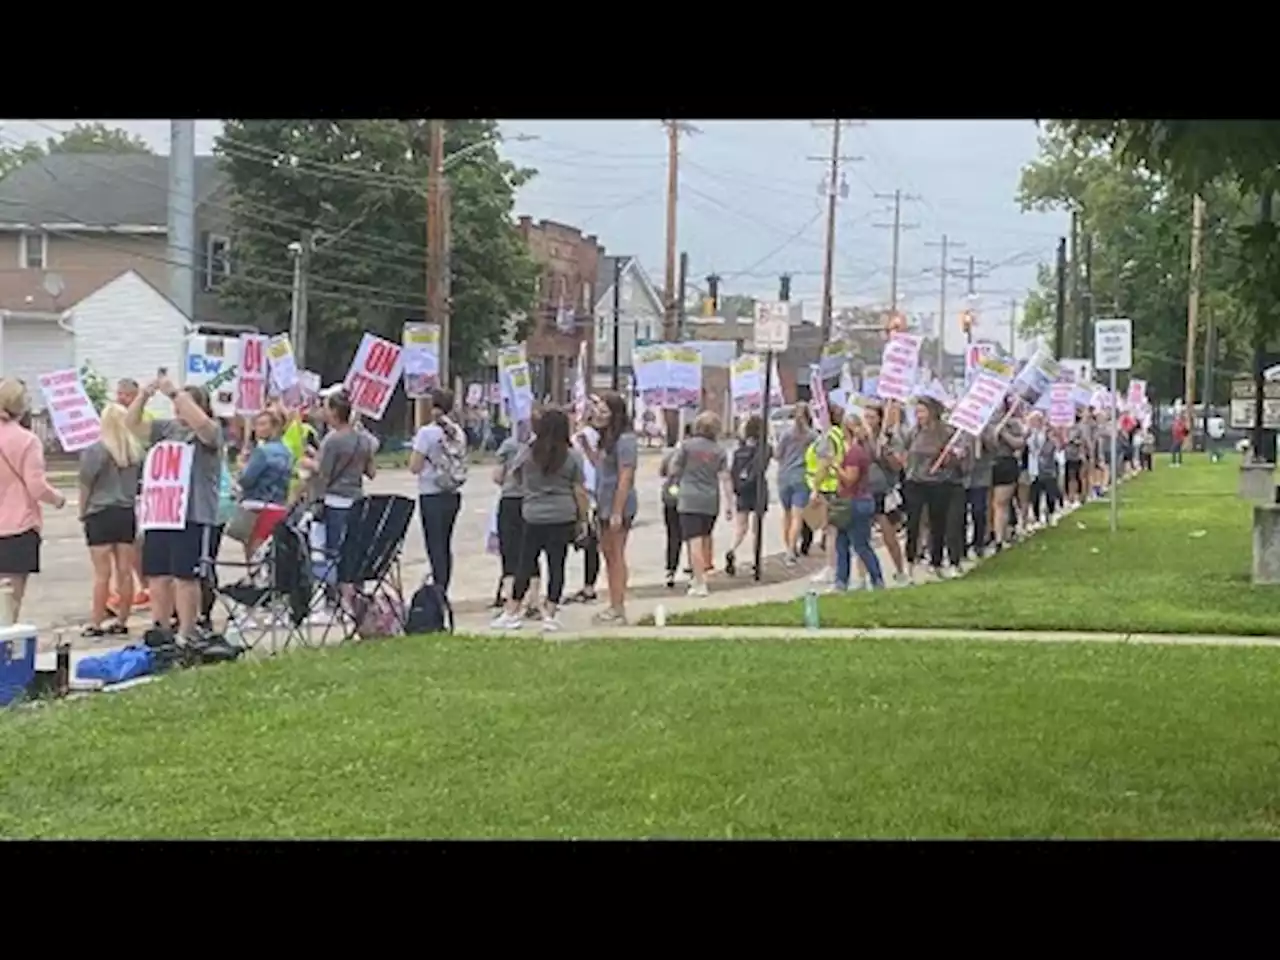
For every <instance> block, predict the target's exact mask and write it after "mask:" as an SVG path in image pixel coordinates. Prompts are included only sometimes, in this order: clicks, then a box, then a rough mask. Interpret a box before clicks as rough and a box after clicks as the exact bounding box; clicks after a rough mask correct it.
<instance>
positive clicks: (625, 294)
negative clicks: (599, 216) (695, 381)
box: [593, 256, 663, 387]
mask: <svg viewBox="0 0 1280 960" xmlns="http://www.w3.org/2000/svg"><path fill="white" fill-rule="evenodd" d="M617 276H621V279H622V284H621V286H620V287H619V288H618V290H619V297H618V368H619V370H621V371H622V379H623V380H624V381H629V380H630V377H631V352H632V351H633V350H634V349H635V345H636V341H637V340H640V341H645V340H661V339H662V333H663V331H662V321H663V309H662V295H661V294H660V293H658V289H657V287H655V286H654V285H653V281H652V280H650V279H649V275H648V274H647V273H645V271H644V268H643V267H642V266H641V265H640V260H639V259H638V258H637V257H634V256H618V257H601V258H600V268H599V271H598V273H597V274H596V282H595V290H596V300H595V306H594V309H593V315H594V319H595V332H594V339H595V358H596V365H595V371H594V376H593V382H594V384H595V385H596V387H604V386H607V385H608V384H609V382H610V380H611V379H612V375H613V288H614V278H615V277H617Z"/></svg>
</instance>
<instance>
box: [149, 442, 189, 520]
mask: <svg viewBox="0 0 1280 960" xmlns="http://www.w3.org/2000/svg"><path fill="white" fill-rule="evenodd" d="M194 457H195V449H194V448H193V447H192V446H191V444H189V443H178V442H177V441H174V440H165V441H163V442H161V443H157V444H156V445H155V446H154V447H152V448H151V450H150V451H149V452H148V453H147V459H146V460H145V461H144V462H143V464H142V496H140V497H139V498H138V528H139V529H140V530H143V531H147V530H181V529H183V528H184V527H186V525H187V503H188V501H189V500H190V499H191V462H192V460H193V459H194Z"/></svg>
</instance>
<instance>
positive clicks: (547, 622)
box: [542, 615, 560, 633]
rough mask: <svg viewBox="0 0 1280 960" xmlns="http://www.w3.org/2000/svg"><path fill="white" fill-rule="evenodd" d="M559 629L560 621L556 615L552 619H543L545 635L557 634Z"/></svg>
mask: <svg viewBox="0 0 1280 960" xmlns="http://www.w3.org/2000/svg"><path fill="white" fill-rule="evenodd" d="M559 629H560V620H559V619H558V618H557V617H555V616H554V615H553V616H550V617H543V618H542V632H543V633H555V632H556V631H557V630H559Z"/></svg>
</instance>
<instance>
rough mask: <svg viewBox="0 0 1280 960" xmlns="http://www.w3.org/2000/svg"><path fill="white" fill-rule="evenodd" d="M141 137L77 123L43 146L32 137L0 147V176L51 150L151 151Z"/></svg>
mask: <svg viewBox="0 0 1280 960" xmlns="http://www.w3.org/2000/svg"><path fill="white" fill-rule="evenodd" d="M150 152H151V148H150V147H148V146H147V144H146V142H145V141H144V140H143V139H142V138H141V137H138V136H136V135H134V134H132V133H129V132H128V131H127V130H120V129H118V128H116V127H108V126H107V125H106V124H104V123H77V124H76V125H75V126H74V127H72V128H71V129H70V130H67V131H65V132H64V133H62V134H60V135H59V136H56V137H47V138H46V139H45V142H44V146H41V145H40V144H39V143H37V142H36V141H34V140H30V141H28V142H27V143H24V144H23V145H22V146H20V147H0V177H4V176H5V174H7V173H9V171H11V170H16V169H17V168H18V167H21V166H22V165H23V164H27V163H30V162H31V161H33V160H39V159H40V158H41V157H43V156H46V155H47V154H50V153H150Z"/></svg>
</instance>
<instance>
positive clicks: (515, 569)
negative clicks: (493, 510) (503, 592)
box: [498, 497, 524, 577]
mask: <svg viewBox="0 0 1280 960" xmlns="http://www.w3.org/2000/svg"><path fill="white" fill-rule="evenodd" d="M523 506H524V500H523V499H522V498H520V497H503V498H502V499H501V500H499V501H498V553H500V554H501V555H502V575H503V576H504V577H514V576H515V575H516V574H517V573H519V572H520V545H521V544H522V543H523V542H524V517H522V516H521V515H520V509H521V507H523Z"/></svg>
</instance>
